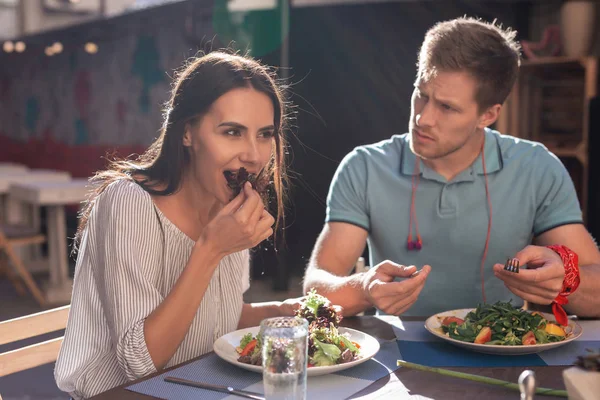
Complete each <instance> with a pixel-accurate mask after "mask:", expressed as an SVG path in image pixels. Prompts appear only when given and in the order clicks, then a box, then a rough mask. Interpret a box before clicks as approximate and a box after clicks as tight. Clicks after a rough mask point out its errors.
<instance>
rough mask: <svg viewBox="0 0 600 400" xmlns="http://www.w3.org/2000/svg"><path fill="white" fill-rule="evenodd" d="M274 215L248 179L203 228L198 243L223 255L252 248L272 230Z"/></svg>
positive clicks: (271, 232) (269, 234)
mask: <svg viewBox="0 0 600 400" xmlns="http://www.w3.org/2000/svg"><path fill="white" fill-rule="evenodd" d="M274 222H275V219H274V218H273V217H272V216H271V214H269V213H268V212H267V210H265V208H264V205H263V202H262V200H261V198H260V196H259V194H258V193H257V192H256V191H255V190H254V189H252V185H251V184H250V183H249V182H246V183H245V184H244V189H243V190H242V191H241V192H240V194H239V195H238V196H236V198H235V199H233V200H231V201H230V202H229V203H228V204H227V205H226V206H225V207H223V209H221V211H219V213H218V214H217V215H216V216H215V217H214V218H213V219H212V220H211V222H210V223H209V224H208V225H207V226H206V227H205V228H204V230H203V232H202V234H201V235H200V239H198V242H196V245H199V244H202V245H204V246H208V247H209V248H212V249H213V250H214V251H215V252H216V253H217V254H218V255H219V256H220V257H224V256H226V255H228V254H231V253H235V252H237V251H241V250H245V249H249V248H252V247H254V246H256V245H258V244H259V243H260V242H262V241H263V240H265V239H266V238H268V237H269V236H271V235H272V234H273V223H274Z"/></svg>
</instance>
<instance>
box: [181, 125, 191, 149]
mask: <svg viewBox="0 0 600 400" xmlns="http://www.w3.org/2000/svg"><path fill="white" fill-rule="evenodd" d="M183 145H184V146H185V147H192V125H191V124H190V123H187V124H185V128H184V132H183Z"/></svg>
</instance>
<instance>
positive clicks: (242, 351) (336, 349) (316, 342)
mask: <svg viewBox="0 0 600 400" xmlns="http://www.w3.org/2000/svg"><path fill="white" fill-rule="evenodd" d="M296 316H297V317H299V318H304V319H306V320H307V321H308V366H309V367H323V366H328V365H336V364H342V363H347V362H350V361H354V360H356V359H357V358H358V357H359V353H360V345H359V344H358V343H356V342H353V341H351V340H350V339H349V338H348V337H347V336H346V335H344V334H342V333H340V332H339V330H338V327H339V323H340V321H341V319H342V317H341V315H340V314H339V313H338V312H337V311H336V310H335V308H334V307H333V306H332V305H331V303H330V302H329V300H328V299H327V298H326V297H323V296H321V295H319V294H317V293H316V292H315V291H314V290H311V291H310V292H309V293H308V295H307V296H306V298H305V299H304V301H303V302H302V306H301V307H300V309H299V310H297V311H296ZM271 350H272V351H276V350H277V349H276V348H273V349H271ZM236 351H237V352H238V354H239V358H238V361H239V362H242V363H245V364H252V365H262V340H261V338H260V335H258V336H254V335H252V334H251V333H247V334H246V335H244V336H243V337H242V339H241V340H240V345H239V346H238V347H237V348H236ZM275 356H276V355H275ZM284 356H285V354H283V348H282V354H281V358H282V360H284V359H285V357H284ZM283 364H285V363H283Z"/></svg>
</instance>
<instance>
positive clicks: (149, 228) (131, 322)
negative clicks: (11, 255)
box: [89, 183, 164, 380]
mask: <svg viewBox="0 0 600 400" xmlns="http://www.w3.org/2000/svg"><path fill="white" fill-rule="evenodd" d="M132 186H133V187H132ZM148 202H151V199H150V197H149V196H148V195H147V194H146V193H145V192H144V191H143V190H142V189H141V188H140V187H138V186H137V185H136V184H135V183H127V184H120V185H117V186H115V187H109V188H108V189H107V190H106V192H105V193H104V194H103V195H102V196H101V197H100V198H99V199H98V201H97V203H96V205H95V207H94V212H93V213H92V215H91V219H90V225H89V229H90V235H94V236H95V238H93V239H92V240H94V241H95V242H96V246H94V247H93V248H92V249H91V251H92V254H91V257H92V260H91V263H90V265H91V266H92V274H93V276H94V278H95V281H96V282H97V285H98V292H99V297H100V303H101V304H102V309H103V310H104V312H105V318H106V319H107V326H108V328H109V331H110V337H111V341H112V343H113V346H114V348H115V349H116V353H117V359H118V362H119V366H120V367H121V368H122V370H123V372H124V373H125V375H126V376H127V378H128V379H129V380H131V379H136V378H139V377H142V376H145V375H147V374H150V373H152V372H155V371H156V368H155V366H154V363H153V362H152V359H151V358H150V354H149V352H148V348H147V346H146V341H145V338H144V321H145V319H146V317H147V316H148V315H149V314H150V313H151V312H152V311H154V310H155V309H156V308H157V307H158V306H159V305H160V304H161V303H162V301H163V300H164V298H163V297H162V295H161V294H160V293H159V292H158V290H157V289H156V286H155V285H153V284H152V282H153V281H155V280H157V279H158V277H159V276H160V271H159V269H160V263H158V262H157V260H160V258H161V257H160V254H159V253H160V251H159V248H160V246H159V245H158V244H159V243H161V236H162V233H161V230H160V225H159V224H156V223H154V224H153V223H151V221H153V220H155V219H156V216H155V215H153V213H154V209H153V207H152V206H151V204H148ZM157 251H158V253H157Z"/></svg>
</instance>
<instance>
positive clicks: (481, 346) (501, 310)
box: [425, 302, 583, 355]
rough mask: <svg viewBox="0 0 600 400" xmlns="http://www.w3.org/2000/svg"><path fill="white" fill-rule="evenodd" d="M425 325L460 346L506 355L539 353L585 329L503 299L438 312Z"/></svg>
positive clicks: (576, 336)
mask: <svg viewBox="0 0 600 400" xmlns="http://www.w3.org/2000/svg"><path fill="white" fill-rule="evenodd" d="M425 329H427V330H428V331H429V332H430V333H431V334H433V335H435V336H437V337H438V338H440V339H442V340H445V341H447V342H449V343H451V344H453V345H456V346H459V347H463V348H467V349H469V350H473V351H477V352H480V353H486V354H504V355H521V354H535V353H540V352H542V351H545V350H549V349H554V348H556V347H560V346H564V345H565V344H567V343H570V342H572V341H574V340H576V339H577V338H578V337H579V336H581V334H582V333H583V329H582V328H581V326H580V325H579V324H577V323H576V322H574V321H571V320H569V325H568V326H566V327H565V326H560V325H559V324H557V323H556V322H555V318H554V316H553V315H552V314H548V313H536V312H534V313H530V312H527V311H524V310H521V309H519V308H515V307H513V306H512V305H510V303H502V302H498V303H496V304H493V305H492V304H484V305H479V306H478V307H477V308H465V309H458V310H451V311H445V312H442V313H439V314H435V315H433V316H431V317H429V318H428V319H427V320H426V321H425Z"/></svg>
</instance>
